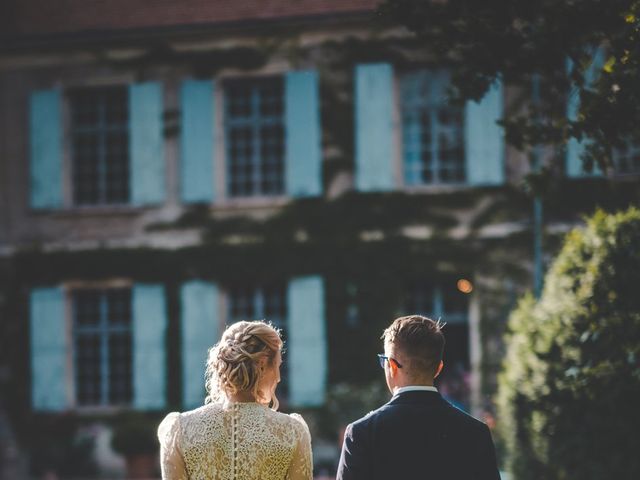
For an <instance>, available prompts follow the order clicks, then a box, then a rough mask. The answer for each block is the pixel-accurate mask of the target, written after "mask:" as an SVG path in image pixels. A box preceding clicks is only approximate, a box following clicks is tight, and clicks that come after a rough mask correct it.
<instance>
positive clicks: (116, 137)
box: [105, 131, 129, 203]
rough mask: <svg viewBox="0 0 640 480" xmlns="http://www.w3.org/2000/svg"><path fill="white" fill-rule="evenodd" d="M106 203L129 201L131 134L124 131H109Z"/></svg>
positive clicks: (106, 164)
mask: <svg viewBox="0 0 640 480" xmlns="http://www.w3.org/2000/svg"><path fill="white" fill-rule="evenodd" d="M105 147H106V162H105V169H106V171H105V180H106V185H105V188H106V198H105V202H106V203H127V202H128V201H129V136H128V135H127V134H126V133H125V132H122V131H114V132H109V133H108V134H107V143H106V146H105Z"/></svg>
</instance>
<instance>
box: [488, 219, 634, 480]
mask: <svg viewBox="0 0 640 480" xmlns="http://www.w3.org/2000/svg"><path fill="white" fill-rule="evenodd" d="M639 245H640V210H638V209H636V208H632V209H630V210H628V211H626V212H624V213H618V214H605V213H604V212H602V211H600V212H597V213H596V214H595V215H594V216H593V217H592V218H591V219H590V220H589V221H588V224H587V227H586V228H584V229H576V230H574V231H572V232H571V233H570V234H569V235H568V236H567V238H566V241H565V244H564V247H563V249H562V251H561V253H560V254H559V256H558V257H557V259H556V260H555V262H554V263H553V266H552V267H551V269H550V271H549V273H548V274H547V277H546V281H545V289H544V291H543V294H542V297H541V299H540V300H539V301H536V300H534V299H533V298H532V297H531V296H527V297H525V298H523V299H522V300H521V301H520V304H519V306H518V308H517V309H516V310H515V311H514V312H513V314H512V315H511V318H510V320H509V333H508V334H507V345H508V349H507V355H506V358H505V361H504V366H503V371H502V372H501V375H500V377H499V392H498V407H499V422H500V426H501V428H500V430H501V432H502V436H503V438H504V440H505V442H506V446H507V451H508V462H507V463H508V468H509V469H510V471H511V472H512V473H513V474H514V476H515V478H516V479H517V480H528V479H531V480H533V479H536V480H538V479H541V478H543V479H545V480H561V479H562V480H564V479H577V478H579V479H582V480H591V479H593V480H596V479H597V480H601V479H605V478H615V479H629V480H630V479H637V478H640V455H638V452H640V440H639V437H638V433H637V430H638V426H639V425H640V368H639V367H640V294H639V293H638V288H639V287H638V286H639V285H640V249H639V248H638V246H639Z"/></svg>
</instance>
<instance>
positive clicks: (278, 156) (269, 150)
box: [260, 125, 284, 195]
mask: <svg viewBox="0 0 640 480" xmlns="http://www.w3.org/2000/svg"><path fill="white" fill-rule="evenodd" d="M260 146H261V151H260V158H261V160H262V161H261V165H260V176H261V178H262V182H261V188H260V190H261V191H262V193H265V194H268V195H278V194H281V193H283V191H284V129H283V128H282V126H281V125H270V126H267V127H262V129H261V130H260Z"/></svg>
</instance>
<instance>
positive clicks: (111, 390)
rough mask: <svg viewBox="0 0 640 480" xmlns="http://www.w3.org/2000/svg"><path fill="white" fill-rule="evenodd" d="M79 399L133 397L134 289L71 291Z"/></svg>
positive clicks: (109, 401) (88, 402) (107, 401)
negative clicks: (132, 321) (132, 335)
mask: <svg viewBox="0 0 640 480" xmlns="http://www.w3.org/2000/svg"><path fill="white" fill-rule="evenodd" d="M72 305H73V339H74V367H75V380H76V384H75V385H76V403H77V405H79V406H97V405H99V406H104V405H128V404H130V403H131V401H132V345H131V290H130V289H128V288H114V289H107V290H76V291H74V292H73V293H72Z"/></svg>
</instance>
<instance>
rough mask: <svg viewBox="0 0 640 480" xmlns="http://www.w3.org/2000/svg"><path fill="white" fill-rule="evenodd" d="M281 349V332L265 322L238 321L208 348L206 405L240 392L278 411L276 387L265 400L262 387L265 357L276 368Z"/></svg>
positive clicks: (221, 400)
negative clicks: (251, 395) (260, 388)
mask: <svg viewBox="0 0 640 480" xmlns="http://www.w3.org/2000/svg"><path fill="white" fill-rule="evenodd" d="M281 349H282V338H281V337H280V331H279V330H278V329H276V328H275V327H273V326H272V325H271V324H268V323H266V322H263V321H253V322H237V323H234V324H233V325H230V326H229V327H227V329H226V330H225V331H224V333H223V334H222V338H221V339H220V341H219V342H218V343H217V344H216V345H214V346H213V347H212V348H211V349H209V356H208V359H207V370H206V374H205V377H206V378H205V380H206V382H205V386H206V389H207V397H206V399H205V403H213V402H223V401H225V400H227V399H228V398H229V397H230V396H232V395H235V394H237V393H238V392H245V391H246V392H250V393H252V394H253V395H254V397H255V398H256V400H257V401H258V402H259V403H265V404H270V406H271V408H272V409H273V410H277V409H278V399H277V397H276V395H275V386H274V388H273V391H271V392H270V394H271V398H264V395H263V392H260V391H259V386H260V383H261V380H262V377H263V375H264V371H263V369H262V368H261V361H262V359H263V358H266V359H267V364H268V365H273V362H274V361H275V358H276V354H277V352H278V351H280V350H281Z"/></svg>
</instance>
